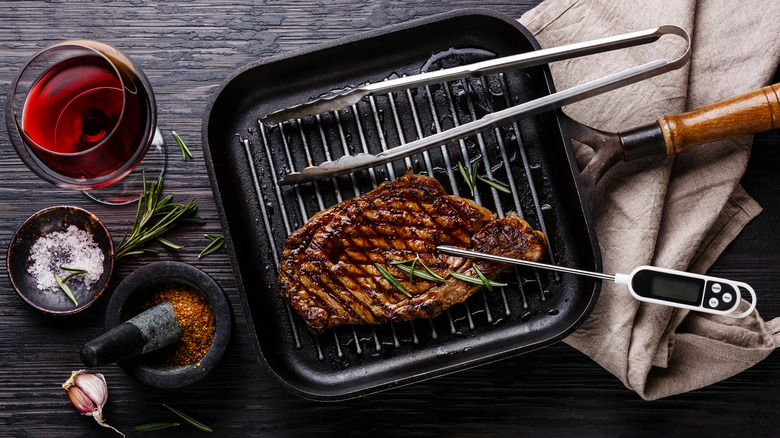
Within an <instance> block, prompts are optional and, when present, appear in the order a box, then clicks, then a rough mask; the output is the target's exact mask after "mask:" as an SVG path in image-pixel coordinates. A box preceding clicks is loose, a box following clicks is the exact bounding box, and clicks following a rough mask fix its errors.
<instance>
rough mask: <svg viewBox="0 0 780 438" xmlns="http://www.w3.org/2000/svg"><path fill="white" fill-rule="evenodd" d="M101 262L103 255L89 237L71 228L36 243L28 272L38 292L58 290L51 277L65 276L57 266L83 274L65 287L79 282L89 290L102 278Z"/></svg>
mask: <svg viewBox="0 0 780 438" xmlns="http://www.w3.org/2000/svg"><path fill="white" fill-rule="evenodd" d="M104 260H105V256H104V255H103V251H101V250H100V248H99V247H98V245H97V243H95V240H94V239H93V238H92V235H91V234H90V233H88V232H86V231H84V230H81V229H79V228H78V227H77V226H75V225H70V226H69V227H68V229H67V230H65V231H55V232H53V233H49V234H47V235H45V236H42V237H41V238H39V239H38V240H36V241H35V243H34V244H33V246H32V248H31V249H30V258H29V260H28V261H29V263H30V266H29V267H28V268H27V272H28V273H29V274H30V275H32V277H33V278H34V279H35V281H36V282H37V286H38V289H40V290H51V291H55V290H58V289H59V286H58V285H57V280H56V279H55V278H54V274H59V275H60V276H61V277H65V276H67V274H68V272H66V271H64V270H63V269H61V268H60V266H64V267H67V268H72V269H83V270H85V271H87V273H86V274H80V275H76V276H74V277H73V278H72V279H71V280H69V281H68V283H69V284H70V283H71V282H74V281H82V282H83V283H84V285H85V286H87V287H89V286H90V285H91V284H93V283H95V282H96V281H98V279H99V278H100V276H101V275H103V261H104Z"/></svg>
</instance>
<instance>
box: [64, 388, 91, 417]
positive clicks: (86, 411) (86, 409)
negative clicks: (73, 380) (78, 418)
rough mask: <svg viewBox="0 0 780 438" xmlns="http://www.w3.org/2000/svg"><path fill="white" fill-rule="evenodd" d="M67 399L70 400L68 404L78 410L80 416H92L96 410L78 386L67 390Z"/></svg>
mask: <svg viewBox="0 0 780 438" xmlns="http://www.w3.org/2000/svg"><path fill="white" fill-rule="evenodd" d="M68 398H70V402H71V403H73V406H75V407H76V409H78V411H79V412H80V413H81V415H92V414H93V413H94V412H95V411H96V410H97V407H96V406H95V403H93V402H92V399H90V397H89V396H88V395H87V394H86V393H85V392H84V391H82V390H81V389H80V388H79V387H78V386H73V387H71V388H70V389H68Z"/></svg>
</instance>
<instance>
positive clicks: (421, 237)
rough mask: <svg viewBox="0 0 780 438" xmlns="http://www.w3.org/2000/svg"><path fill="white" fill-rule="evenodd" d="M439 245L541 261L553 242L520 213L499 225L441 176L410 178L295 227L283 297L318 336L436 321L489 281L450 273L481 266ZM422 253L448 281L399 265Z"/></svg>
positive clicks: (282, 275)
mask: <svg viewBox="0 0 780 438" xmlns="http://www.w3.org/2000/svg"><path fill="white" fill-rule="evenodd" d="M480 230H482V231H480ZM437 245H454V246H459V247H462V248H474V249H477V250H479V251H484V252H490V253H495V254H503V255H512V256H516V257H524V258H527V259H529V260H539V259H541V258H542V257H543V256H544V252H545V248H546V240H545V237H544V235H543V234H542V233H540V232H537V231H534V230H532V229H531V227H530V226H528V224H527V223H526V222H525V221H524V220H522V219H520V218H519V217H518V216H516V215H510V216H508V217H506V218H504V219H501V220H498V221H496V220H495V215H494V214H493V213H491V212H490V211H489V210H487V209H485V208H483V207H481V206H479V205H477V204H476V203H474V202H473V201H470V200H467V199H462V198H457V197H454V196H449V195H447V194H446V192H445V191H444V189H443V188H442V186H441V184H439V182H438V181H436V180H435V179H433V178H429V177H425V176H421V175H415V174H407V175H405V176H403V177H401V178H398V179H396V180H395V181H388V182H385V183H383V184H381V185H380V186H379V187H377V188H376V189H374V190H373V191H371V192H369V193H365V194H363V195H359V196H357V197H355V198H352V199H349V200H346V201H344V202H342V203H340V204H338V205H335V206H333V207H330V208H328V209H326V210H323V211H321V212H320V213H318V214H317V215H315V216H314V217H312V218H311V219H310V220H309V222H307V223H306V224H305V225H304V226H303V227H302V228H301V229H299V230H297V231H295V232H293V233H292V234H291V235H290V237H289V238H288V239H287V241H286V242H285V244H284V248H283V250H282V257H281V262H280V266H279V284H280V286H281V293H282V296H284V297H285V298H286V299H287V300H288V301H289V302H290V304H291V305H292V307H293V308H294V309H295V310H296V311H297V312H298V313H299V314H300V315H301V316H302V317H303V319H304V320H305V321H306V324H307V325H308V327H309V329H310V330H311V331H312V332H313V333H315V334H321V333H323V332H325V331H326V330H327V329H328V328H329V327H332V326H336V325H340V324H350V323H351V324H381V323H385V322H389V321H406V320H410V319H415V318H430V317H434V316H437V315H438V314H440V313H441V312H442V311H443V310H444V309H447V308H448V307H450V306H452V305H454V304H457V303H460V302H462V301H464V300H465V299H466V298H468V297H469V296H470V295H471V294H473V293H474V292H475V291H476V290H478V289H479V287H480V286H477V285H474V284H468V283H465V282H463V281H461V280H457V279H454V278H452V277H450V276H449V273H450V272H452V271H456V272H461V273H465V274H467V275H472V276H474V275H475V273H474V272H473V268H472V263H471V261H470V260H467V259H463V258H460V257H456V256H450V255H446V254H443V253H441V252H439V251H437V250H436V246H437ZM415 257H419V260H420V261H422V262H423V263H425V265H426V266H428V268H430V269H431V270H432V271H433V272H435V273H436V274H438V275H440V276H442V277H444V278H446V279H447V282H446V283H436V282H430V281H426V280H422V279H420V278H417V277H415V278H414V281H413V282H410V281H409V275H408V274H406V273H405V272H403V271H402V270H400V269H398V268H397V267H395V266H394V265H391V264H390V263H391V262H396V261H404V260H409V259H414V258H415ZM375 264H379V265H381V266H383V267H384V268H385V269H387V270H388V271H389V272H390V274H392V275H393V276H394V277H396V278H397V279H398V280H399V282H400V283H401V284H402V285H403V286H404V288H405V289H406V291H407V292H408V293H409V295H411V297H407V296H405V295H403V294H402V293H401V292H400V291H398V290H397V289H396V288H395V287H393V285H391V284H390V283H389V282H388V281H387V280H386V279H385V278H384V277H382V275H381V274H380V272H379V270H377V268H376V266H375ZM478 266H479V268H480V270H481V271H482V272H483V274H485V276H487V277H488V278H491V277H495V276H496V275H498V273H499V272H500V271H501V270H502V269H504V268H505V266H503V265H501V264H497V263H491V262H483V261H480V262H478ZM417 269H421V266H420V265H417Z"/></svg>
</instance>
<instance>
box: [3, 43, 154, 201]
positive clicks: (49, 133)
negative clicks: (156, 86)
mask: <svg viewBox="0 0 780 438" xmlns="http://www.w3.org/2000/svg"><path fill="white" fill-rule="evenodd" d="M6 125H7V127H8V134H9V136H10V137H11V143H12V144H13V146H14V148H15V149H16V152H17V154H18V155H19V157H20V158H21V159H22V161H23V162H24V163H25V164H26V165H27V167H28V168H30V170H32V171H33V172H34V173H35V174H37V175H38V176H40V177H41V178H43V179H44V180H46V181H48V182H50V183H52V184H55V185H57V186H60V187H64V188H68V189H76V190H82V191H84V193H86V194H87V195H88V196H90V197H91V198H93V199H95V200H97V201H99V202H103V203H107V204H123V203H127V202H132V201H133V200H135V199H137V198H138V195H139V194H140V192H141V189H140V188H137V189H136V188H133V185H135V186H136V187H141V186H140V177H138V178H133V180H138V181H131V179H130V178H128V179H127V183H123V184H117V183H118V182H120V181H122V180H123V178H125V177H126V176H128V174H130V172H132V171H133V170H134V169H136V168H137V167H138V166H139V164H140V163H141V162H142V160H144V157H145V156H146V155H147V152H148V151H150V148H152V146H153V145H154V148H153V149H152V150H154V151H155V152H156V153H157V154H160V153H161V154H162V162H161V163H160V158H159V157H157V158H156V159H155V160H150V166H151V167H152V168H155V167H156V168H158V169H159V168H160V167H162V170H160V172H162V171H164V167H165V148H164V144H163V143H162V142H161V139H162V136H161V135H160V134H159V130H157V129H156V126H157V113H156V106H155V100H154V94H153V93H152V87H151V85H150V84H149V81H148V79H147V78H146V76H145V75H144V73H143V72H142V71H141V69H140V68H139V67H138V66H137V65H136V64H135V63H134V62H133V61H132V60H130V59H129V58H128V57H127V56H125V55H124V54H123V53H122V52H120V51H119V50H117V49H115V48H113V47H111V46H108V45H106V44H103V43H99V42H95V41H87V40H78V41H64V42H61V43H57V44H54V45H52V46H50V47H48V48H46V49H44V50H42V51H40V52H38V53H37V54H36V55H35V56H33V57H32V59H30V60H29V61H28V62H27V63H26V64H25V65H24V66H23V67H22V69H21V70H20V72H19V74H18V76H17V77H16V79H15V80H14V82H13V83H12V84H11V87H10V89H9V92H8V99H7V100H6ZM155 137H157V139H155ZM152 161H154V162H153V163H152ZM152 176H153V175H152Z"/></svg>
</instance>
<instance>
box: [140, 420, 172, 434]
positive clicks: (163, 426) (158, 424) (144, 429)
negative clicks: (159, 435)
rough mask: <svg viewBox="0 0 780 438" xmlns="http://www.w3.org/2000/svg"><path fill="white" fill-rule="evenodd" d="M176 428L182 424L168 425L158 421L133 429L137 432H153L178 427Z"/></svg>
mask: <svg viewBox="0 0 780 438" xmlns="http://www.w3.org/2000/svg"><path fill="white" fill-rule="evenodd" d="M176 426H181V423H168V422H162V421H158V422H155V423H146V424H139V425H138V426H135V427H133V429H134V430H135V431H136V432H152V431H155V430H160V429H167V428H169V427H176Z"/></svg>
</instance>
